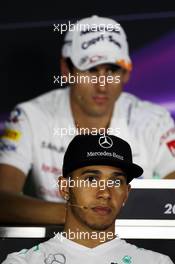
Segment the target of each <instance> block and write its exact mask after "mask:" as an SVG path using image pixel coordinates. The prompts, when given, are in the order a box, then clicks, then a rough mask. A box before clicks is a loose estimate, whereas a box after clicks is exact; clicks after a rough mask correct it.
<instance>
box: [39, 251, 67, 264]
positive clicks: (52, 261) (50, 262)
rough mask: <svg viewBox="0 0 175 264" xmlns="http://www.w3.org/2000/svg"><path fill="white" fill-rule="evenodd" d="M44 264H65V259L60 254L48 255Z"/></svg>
mask: <svg viewBox="0 0 175 264" xmlns="http://www.w3.org/2000/svg"><path fill="white" fill-rule="evenodd" d="M44 263H45V264H56V263H57V264H65V263H66V257H65V256H64V254H62V253H58V254H54V255H52V254H49V255H48V256H47V258H46V259H45V260H44Z"/></svg>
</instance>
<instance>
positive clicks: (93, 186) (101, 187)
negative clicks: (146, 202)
mask: <svg viewBox="0 0 175 264" xmlns="http://www.w3.org/2000/svg"><path fill="white" fill-rule="evenodd" d="M71 179H72V180H74V184H75V186H76V187H73V188H69V194H70V200H69V202H70V203H72V204H76V205H80V206H82V205H83V206H85V207H87V208H88V209H84V208H78V207H70V208H71V209H70V210H71V214H72V216H73V217H74V218H76V221H78V222H79V223H80V224H82V225H83V226H86V227H88V228H90V229H92V230H99V231H100V230H105V229H107V228H109V227H110V226H112V225H113V224H114V223H115V219H116V218H117V215H118V214H119V212H120V209H121V207H122V205H123V203H124V202H125V201H126V200H127V197H128V193H129V188H130V185H127V183H126V177H125V176H124V172H123V171H122V170H121V169H120V168H115V167H112V166H101V165H98V166H87V167H84V168H81V169H77V170H75V171H74V172H73V174H72V177H71ZM80 180H81V184H84V183H85V181H86V184H85V185H84V186H85V187H79V186H80ZM76 183H77V184H76ZM78 184H79V185H78Z"/></svg>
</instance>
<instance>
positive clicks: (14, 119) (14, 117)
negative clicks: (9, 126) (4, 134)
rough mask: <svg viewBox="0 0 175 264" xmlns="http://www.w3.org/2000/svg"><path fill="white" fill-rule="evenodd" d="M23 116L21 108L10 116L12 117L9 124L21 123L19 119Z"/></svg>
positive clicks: (16, 109)
mask: <svg viewBox="0 0 175 264" xmlns="http://www.w3.org/2000/svg"><path fill="white" fill-rule="evenodd" d="M20 115H21V109H19V108H15V109H14V110H13V111H12V112H11V114H10V117H9V119H8V122H11V123H18V122H19V120H20V119H19V117H20Z"/></svg>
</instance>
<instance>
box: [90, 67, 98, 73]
mask: <svg viewBox="0 0 175 264" xmlns="http://www.w3.org/2000/svg"><path fill="white" fill-rule="evenodd" d="M88 72H97V68H96V67H92V68H90V69H89V70H88Z"/></svg>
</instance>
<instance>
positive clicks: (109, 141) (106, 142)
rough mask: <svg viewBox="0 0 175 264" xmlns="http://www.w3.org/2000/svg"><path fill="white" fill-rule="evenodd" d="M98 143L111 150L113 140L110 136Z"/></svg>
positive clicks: (101, 138) (102, 138)
mask: <svg viewBox="0 0 175 264" xmlns="http://www.w3.org/2000/svg"><path fill="white" fill-rule="evenodd" d="M98 143H99V145H100V146H101V147H102V148H111V147H112V145H113V141H112V139H111V138H110V137H108V136H104V137H100V138H99V140H98Z"/></svg>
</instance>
